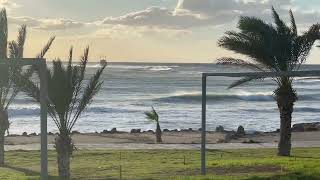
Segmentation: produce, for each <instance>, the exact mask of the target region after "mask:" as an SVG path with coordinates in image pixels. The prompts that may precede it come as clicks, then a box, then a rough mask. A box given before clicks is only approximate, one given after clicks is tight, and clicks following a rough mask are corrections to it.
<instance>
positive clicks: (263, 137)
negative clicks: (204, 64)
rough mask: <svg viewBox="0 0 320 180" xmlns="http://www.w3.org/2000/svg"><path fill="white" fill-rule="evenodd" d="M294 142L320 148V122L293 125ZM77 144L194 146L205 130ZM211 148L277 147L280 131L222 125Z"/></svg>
mask: <svg viewBox="0 0 320 180" xmlns="http://www.w3.org/2000/svg"><path fill="white" fill-rule="evenodd" d="M292 131H293V132H292V143H293V146H295V145H296V146H297V147H320V123H303V124H295V125H294V126H293V127H292ZM55 137H56V134H53V133H48V144H49V147H51V148H52V147H53V144H54V139H55ZM72 138H73V140H74V143H75V145H76V146H78V147H79V148H85V149H115V148H119V149H131V148H133V149H157V148H159V149H166V148H168V149H179V148H182V149H192V148H198V146H199V145H200V144H201V131H199V130H192V129H185V130H181V131H179V130H165V129H164V130H163V133H162V139H163V143H162V144H156V143H155V133H154V132H153V131H151V130H150V131H144V132H141V130H139V129H135V130H132V131H131V132H119V131H117V130H116V129H115V128H114V129H112V130H111V131H104V132H101V133H80V132H77V131H74V132H73V134H72ZM206 138H207V145H208V148H220V149H226V148H232V149H233V148H234V149H236V148H272V147H277V143H278V140H279V132H278V131H274V132H252V133H247V132H246V131H245V130H244V129H243V127H242V126H241V127H239V128H238V130H237V131H225V130H224V129H223V127H222V126H219V127H217V129H216V131H207V135H206ZM39 145H40V136H39V134H34V133H32V134H29V135H28V134H26V133H24V134H23V135H9V136H6V137H5V149H6V150H17V149H22V150H33V149H36V150H38V149H39V148H37V147H39Z"/></svg>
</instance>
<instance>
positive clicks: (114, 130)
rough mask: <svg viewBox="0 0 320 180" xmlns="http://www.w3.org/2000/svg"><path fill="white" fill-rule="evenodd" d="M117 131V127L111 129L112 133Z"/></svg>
mask: <svg viewBox="0 0 320 180" xmlns="http://www.w3.org/2000/svg"><path fill="white" fill-rule="evenodd" d="M117 132H118V131H117V128H112V129H111V131H110V133H111V134H114V133H117Z"/></svg>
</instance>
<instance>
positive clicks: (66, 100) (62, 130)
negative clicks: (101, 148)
mask: <svg viewBox="0 0 320 180" xmlns="http://www.w3.org/2000/svg"><path fill="white" fill-rule="evenodd" d="M72 52H73V51H72V48H71V49H70V53H69V61H68V64H67V65H66V67H64V65H63V63H62V62H61V60H59V59H58V60H56V61H53V68H52V70H49V69H48V71H47V73H48V96H49V105H48V113H49V115H50V116H51V118H52V119H53V121H54V123H55V124H56V126H57V128H58V130H59V133H58V135H57V137H56V138H55V149H56V151H57V160H58V171H59V176H60V177H61V178H62V179H70V158H71V155H72V153H73V151H74V150H75V146H74V144H73V141H72V137H71V135H72V129H73V127H74V125H75V124H76V122H77V120H78V119H79V117H80V116H81V114H82V113H83V112H84V111H85V110H86V108H87V107H88V105H90V104H91V102H92V100H93V97H94V96H95V95H96V94H97V93H98V92H99V90H100V88H101V85H102V83H103V82H102V81H101V80H100V77H101V75H102V73H103V70H104V69H105V67H106V65H104V66H102V67H101V68H99V69H98V70H97V71H96V73H95V74H94V75H93V76H92V77H91V78H90V79H89V80H88V81H86V80H85V72H86V67H87V63H88V55H89V48H86V49H85V51H84V54H83V56H82V57H81V61H80V63H79V64H78V65H76V66H73V65H72V54H73V53H72ZM86 82H87V83H86ZM24 90H25V91H26V92H27V94H28V95H29V96H31V97H33V98H34V99H35V100H37V101H38V102H39V101H40V89H39V88H38V87H37V85H36V84H34V83H33V82H31V81H26V82H25V88H24Z"/></svg>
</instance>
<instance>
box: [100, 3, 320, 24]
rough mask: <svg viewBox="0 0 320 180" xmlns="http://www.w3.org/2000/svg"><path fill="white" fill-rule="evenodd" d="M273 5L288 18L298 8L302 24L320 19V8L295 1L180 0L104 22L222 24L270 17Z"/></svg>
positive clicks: (111, 18) (298, 16) (102, 22)
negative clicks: (305, 9) (302, 7)
mask: <svg viewBox="0 0 320 180" xmlns="http://www.w3.org/2000/svg"><path fill="white" fill-rule="evenodd" d="M272 5H273V6H274V7H275V8H276V9H277V11H278V12H279V13H280V14H281V15H283V16H285V17H287V16H288V9H290V8H293V9H296V12H295V14H296V16H297V20H298V21H299V20H300V21H301V22H298V23H301V24H305V23H311V22H312V23H315V21H314V20H317V19H319V18H320V13H319V12H318V11H314V12H311V13H310V12H303V11H301V10H299V9H297V8H296V7H295V6H294V3H293V0H201V1H200V0H179V1H178V4H177V6H176V8H175V9H168V8H160V7H150V8H147V9H145V10H142V11H137V12H132V13H128V14H125V15H123V16H119V17H107V18H105V19H104V20H103V21H101V22H100V23H101V24H109V25H110V24H117V25H127V26H146V27H157V28H164V29H186V28H192V27H200V26H219V25H223V24H228V23H232V22H235V21H236V19H237V18H238V17H239V16H241V15H242V16H259V17H262V18H264V19H266V20H270V18H271V14H270V9H271V6H272ZM311 20H312V21H311Z"/></svg>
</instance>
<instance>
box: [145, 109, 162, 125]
mask: <svg viewBox="0 0 320 180" xmlns="http://www.w3.org/2000/svg"><path fill="white" fill-rule="evenodd" d="M151 108H152V109H151V111H146V112H144V114H145V115H146V118H147V119H148V120H150V121H155V122H158V121H159V115H158V113H157V111H156V110H155V109H154V107H153V106H152V107H151Z"/></svg>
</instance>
